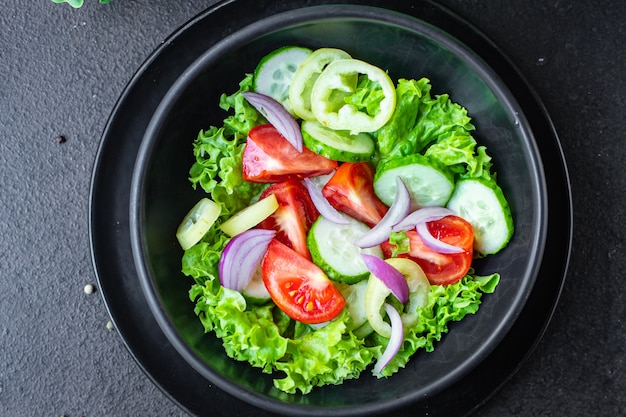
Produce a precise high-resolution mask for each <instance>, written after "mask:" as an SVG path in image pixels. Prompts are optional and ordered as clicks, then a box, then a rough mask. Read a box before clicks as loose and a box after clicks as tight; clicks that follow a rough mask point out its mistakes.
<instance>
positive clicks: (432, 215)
mask: <svg viewBox="0 0 626 417" xmlns="http://www.w3.org/2000/svg"><path fill="white" fill-rule="evenodd" d="M451 215H454V216H456V213H455V212H453V211H452V210H449V209H447V208H445V207H424V208H421V209H418V210H415V211H414V212H413V213H411V214H409V215H408V216H406V217H405V218H404V220H402V221H400V222H399V223H398V224H396V225H395V226H393V227H392V228H391V230H393V231H394V232H401V231H404V230H409V229H413V228H414V227H416V226H417V225H418V224H419V223H425V222H432V221H435V220H439V219H442V218H444V217H446V216H451Z"/></svg>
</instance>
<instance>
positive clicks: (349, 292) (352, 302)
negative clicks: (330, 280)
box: [338, 280, 367, 330]
mask: <svg viewBox="0 0 626 417" xmlns="http://www.w3.org/2000/svg"><path fill="white" fill-rule="evenodd" d="M338 288H339V291H341V294H342V295H343V298H345V299H346V308H347V309H348V314H349V315H350V318H351V319H352V326H351V327H350V328H351V329H353V330H354V329H358V328H359V327H361V326H363V325H364V324H365V323H366V322H367V314H366V313H365V289H366V288H367V280H363V281H359V282H357V283H356V284H352V285H343V286H341V287H338Z"/></svg>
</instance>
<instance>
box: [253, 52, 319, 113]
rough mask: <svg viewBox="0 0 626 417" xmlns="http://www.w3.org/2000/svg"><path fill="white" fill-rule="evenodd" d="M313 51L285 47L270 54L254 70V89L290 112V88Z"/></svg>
mask: <svg viewBox="0 0 626 417" xmlns="http://www.w3.org/2000/svg"><path fill="white" fill-rule="evenodd" d="M310 54H311V50H310V49H308V48H303V47H300V46H284V47H282V48H278V49H276V50H275V51H272V52H270V53H269V54H267V55H266V56H265V57H263V58H262V59H261V61H259V64H258V65H257V67H256V69H255V70H254V80H253V86H252V87H253V89H254V91H256V92H257V93H260V94H265V95H266V96H270V97H272V98H273V99H274V100H276V101H278V102H279V103H281V104H283V105H284V106H285V107H286V108H287V109H288V110H290V106H289V103H288V102H289V100H288V99H289V86H290V85H291V80H292V79H293V76H294V74H295V73H296V70H297V69H298V67H299V66H300V64H301V63H302V61H304V59H305V58H306V57H308V56H309V55H310Z"/></svg>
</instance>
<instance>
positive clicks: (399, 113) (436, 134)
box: [376, 78, 492, 177]
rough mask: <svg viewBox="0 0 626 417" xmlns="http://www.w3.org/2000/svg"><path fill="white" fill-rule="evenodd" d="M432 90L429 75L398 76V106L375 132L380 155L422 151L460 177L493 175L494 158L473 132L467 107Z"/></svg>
mask: <svg viewBox="0 0 626 417" xmlns="http://www.w3.org/2000/svg"><path fill="white" fill-rule="evenodd" d="M430 91H431V84H430V81H429V80H428V79H427V78H421V79H419V80H406V79H400V80H398V84H397V86H396V110H395V112H394V114H393V116H392V118H391V120H390V121H389V122H388V123H387V124H386V125H385V126H383V127H382V128H381V129H380V130H379V131H378V132H376V139H377V146H378V151H379V154H380V155H379V158H380V159H383V160H384V159H392V158H397V157H402V156H407V155H411V154H415V153H421V154H423V155H426V156H427V157H428V158H430V159H431V160H436V161H438V162H439V163H441V164H442V165H443V166H445V167H447V168H448V169H449V170H450V171H451V172H452V173H453V174H455V175H456V176H458V177H490V176H491V175H492V174H491V172H490V169H491V165H492V164H491V158H490V157H489V156H488V155H487V153H486V149H485V147H484V146H477V143H476V140H475V139H474V137H473V136H472V134H471V132H472V131H473V130H475V127H474V125H473V124H472V123H471V118H470V117H469V116H468V115H467V109H465V108H464V107H462V106H461V105H459V104H457V103H453V102H452V101H451V100H450V97H449V96H448V95H447V94H441V95H437V96H435V97H432V96H431V93H430Z"/></svg>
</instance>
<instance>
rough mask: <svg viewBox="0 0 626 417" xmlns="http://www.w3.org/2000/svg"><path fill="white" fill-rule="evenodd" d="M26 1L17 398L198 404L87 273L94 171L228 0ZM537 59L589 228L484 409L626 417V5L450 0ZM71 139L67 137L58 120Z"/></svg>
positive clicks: (81, 407)
mask: <svg viewBox="0 0 626 417" xmlns="http://www.w3.org/2000/svg"><path fill="white" fill-rule="evenodd" d="M86 3H87V4H86V5H85V6H84V7H83V8H81V9H72V8H71V7H69V6H68V5H67V4H60V5H58V4H54V3H52V2H51V1H46V0H42V1H37V2H28V3H26V2H23V1H19V0H8V1H7V2H5V4H3V7H2V9H1V10H0V34H1V36H0V80H1V81H0V133H1V138H0V196H1V197H0V198H1V205H0V236H1V238H0V239H1V245H0V248H1V254H0V274H1V275H0V414H1V415H4V416H61V415H66V416H68V417H78V416H86V417H96V416H135V415H138V416H139V415H140V416H173V415H184V413H183V412H182V411H181V410H180V409H179V408H178V407H177V406H176V405H175V404H173V403H172V402H171V401H170V400H169V399H168V398H167V396H166V395H164V394H163V393H162V392H161V391H160V390H159V389H158V388H157V387H155V386H154V385H153V384H152V382H151V381H150V379H149V378H148V377H146V376H145V374H144V373H143V372H142V370H141V369H140V367H139V366H138V365H137V364H136V363H135V362H134V361H133V359H132V357H131V355H130V354H129V352H128V351H127V350H126V348H125V346H124V344H123V341H122V340H121V339H120V337H119V336H118V335H117V333H116V332H115V331H109V330H107V328H106V323H107V321H108V320H109V319H108V314H107V310H106V308H105V305H104V303H103V301H102V299H101V297H100V296H99V294H98V289H97V288H96V292H95V293H93V294H90V295H88V294H86V293H85V292H84V291H83V288H84V286H85V285H87V284H95V282H96V278H95V274H94V271H93V267H92V263H91V255H90V250H89V234H88V228H89V207H88V206H89V199H88V194H89V186H90V176H91V170H92V168H93V162H94V158H95V155H96V151H97V148H98V145H99V141H100V135H101V133H102V131H103V129H104V126H105V124H106V121H107V118H108V115H109V112H110V111H111V109H112V108H113V106H114V104H115V102H116V100H117V98H118V97H119V95H120V93H121V92H122V90H123V88H124V86H125V84H126V82H128V81H129V79H130V78H131V77H132V75H133V72H134V71H135V69H136V68H138V67H139V66H140V64H141V63H142V62H143V61H144V60H145V59H146V58H147V57H148V56H149V54H150V52H151V51H152V50H153V49H154V48H156V47H157V46H158V45H159V44H160V43H161V42H162V41H163V40H164V39H165V38H166V37H167V35H168V34H170V33H171V32H172V31H174V30H175V29H177V28H178V27H179V26H180V25H182V24H183V23H184V22H186V21H187V20H188V19H189V18H191V17H193V16H195V15H196V14H197V13H199V12H201V11H202V10H204V9H205V8H206V7H208V6H210V5H211V4H213V3H215V2H214V1H210V0H205V1H201V0H185V1H173V0H150V1H148V0H114V1H113V3H111V4H109V5H99V4H97V2H96V1H95V0H86ZM443 3H445V4H446V5H448V6H449V7H451V8H452V9H453V10H456V11H457V12H458V13H459V14H461V15H463V16H465V17H466V18H467V19H468V20H470V21H471V22H473V23H474V24H476V25H477V26H478V27H479V28H480V29H481V30H482V31H483V32H484V33H486V34H487V35H488V36H489V37H490V38H491V39H493V40H494V41H495V42H496V43H497V44H498V45H499V46H500V47H501V48H502V50H503V51H504V52H505V53H506V54H507V55H508V56H509V57H510V58H511V59H512V61H513V62H514V63H515V64H516V65H517V66H518V67H519V68H520V70H521V71H522V73H523V74H524V75H525V76H526V77H527V79H528V81H529V82H530V83H531V84H532V85H533V86H534V88H535V89H536V91H537V93H538V94H539V96H540V97H541V98H542V99H543V101H544V103H545V104H546V107H547V108H548V111H549V112H550V114H551V116H552V118H553V121H554V123H555V126H556V129H557V131H558V133H559V135H560V138H561V142H562V146H563V150H564V153H565V156H566V159H567V162H568V165H569V170H570V175H571V182H572V188H573V202H574V236H573V237H574V242H573V250H572V260H571V264H570V269H569V274H568V277H567V280H566V284H565V287H564V290H563V293H562V297H561V301H560V303H559V306H558V309H557V310H556V313H555V315H554V318H553V321H552V323H551V325H550V326H549V328H548V329H547V332H546V334H545V336H544V338H543V340H542V341H541V342H540V343H539V345H538V347H537V349H536V350H535V351H534V353H533V354H532V355H531V356H530V357H529V359H528V360H527V361H526V362H525V363H524V364H523V366H522V367H521V368H520V370H519V372H518V373H517V374H516V375H515V376H514V377H513V378H512V379H511V380H510V381H509V382H508V384H506V385H505V386H504V388H503V389H502V390H501V391H500V392H498V393H497V394H496V395H495V396H494V397H493V398H492V399H491V400H490V401H489V402H488V403H487V404H486V405H485V406H484V407H482V408H481V409H480V410H479V411H478V412H477V413H476V415H478V416H481V417H487V416H489V417H491V416H499V417H506V416H517V417H519V416H591V415H595V416H617V415H626V365H625V357H626V324H625V317H626V311H625V306H626V295H625V293H626V284H625V281H624V279H623V271H624V270H625V268H626V261H625V256H624V255H625V250H624V237H625V232H624V230H625V229H624V221H623V219H624V201H623V200H624V199H623V195H624V192H625V186H626V175H624V169H623V167H624V165H625V162H626V161H625V159H626V150H625V149H624V134H623V132H624V128H625V127H626V123H625V120H626V117H625V114H626V59H625V58H626V47H625V43H626V23H625V21H626V20H625V17H626V3H624V2H622V1H621V0H596V1H592V2H581V1H579V0H552V1H549V2H535V1H530V0H510V1H479V0H445V1H443ZM59 135H61V136H63V137H65V139H66V140H65V142H63V141H61V142H62V143H59V141H58V140H57V136H59Z"/></svg>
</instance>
